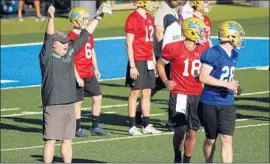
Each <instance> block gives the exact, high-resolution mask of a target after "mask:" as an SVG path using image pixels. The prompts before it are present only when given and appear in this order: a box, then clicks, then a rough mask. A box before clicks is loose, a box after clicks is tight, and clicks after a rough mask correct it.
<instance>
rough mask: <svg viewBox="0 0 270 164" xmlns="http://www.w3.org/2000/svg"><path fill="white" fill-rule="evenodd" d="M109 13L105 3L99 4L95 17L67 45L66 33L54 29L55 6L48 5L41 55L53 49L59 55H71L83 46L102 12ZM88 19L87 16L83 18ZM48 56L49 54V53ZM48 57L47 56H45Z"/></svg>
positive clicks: (43, 55)
mask: <svg viewBox="0 0 270 164" xmlns="http://www.w3.org/2000/svg"><path fill="white" fill-rule="evenodd" d="M105 12H106V13H111V8H110V7H109V6H107V5H103V4H102V5H101V6H100V8H99V9H98V11H97V13H96V17H95V18H94V20H92V21H91V23H89V24H88V26H87V27H86V28H85V29H84V30H83V31H82V32H81V34H80V36H79V37H78V38H77V39H76V40H74V41H73V42H72V43H70V44H69V45H68V42H69V39H68V37H67V35H66V34H64V33H62V32H55V31H54V13H55V8H54V7H53V6H50V7H49V9H48V17H49V18H48V19H49V20H48V23H47V27H46V33H45V37H44V44H43V47H42V50H41V54H42V55H41V57H42V58H44V57H45V56H47V55H46V54H52V51H55V52H56V53H57V54H58V55H59V56H65V55H67V54H68V56H73V55H74V54H75V53H76V52H77V51H78V50H79V49H80V48H81V46H83V45H84V44H85V43H86V41H87V39H88V37H89V36H90V35H91V34H92V33H93V32H94V30H95V29H96V27H97V25H98V23H99V21H100V20H101V19H102V18H103V16H104V13H105ZM85 19H89V18H85ZM49 56H50V55H49ZM47 57H48V56H47Z"/></svg>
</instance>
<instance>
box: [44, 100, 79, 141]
mask: <svg viewBox="0 0 270 164" xmlns="http://www.w3.org/2000/svg"><path fill="white" fill-rule="evenodd" d="M75 129H76V117H75V109H74V104H73V103H72V104H66V105H52V106H46V107H44V108H43V140H44V141H46V140H60V141H61V140H65V139H72V138H74V137H75Z"/></svg>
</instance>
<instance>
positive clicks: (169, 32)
mask: <svg viewBox="0 0 270 164" xmlns="http://www.w3.org/2000/svg"><path fill="white" fill-rule="evenodd" d="M182 40H185V37H184V36H183V35H182V31H181V26H180V25H179V23H178V22H174V23H173V24H171V25H170V26H168V27H167V28H166V30H165V33H164V37H163V44H162V49H163V48H164V47H165V46H166V45H167V44H169V43H173V42H177V41H182Z"/></svg>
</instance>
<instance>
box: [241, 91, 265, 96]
mask: <svg viewBox="0 0 270 164" xmlns="http://www.w3.org/2000/svg"><path fill="white" fill-rule="evenodd" d="M265 93H269V91H262V92H252V93H243V94H241V95H240V96H251V95H260V94H265Z"/></svg>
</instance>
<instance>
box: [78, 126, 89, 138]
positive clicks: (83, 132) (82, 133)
mask: <svg viewBox="0 0 270 164" xmlns="http://www.w3.org/2000/svg"><path fill="white" fill-rule="evenodd" d="M86 136H88V133H87V130H85V129H82V128H80V129H79V130H77V132H76V137H86Z"/></svg>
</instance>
